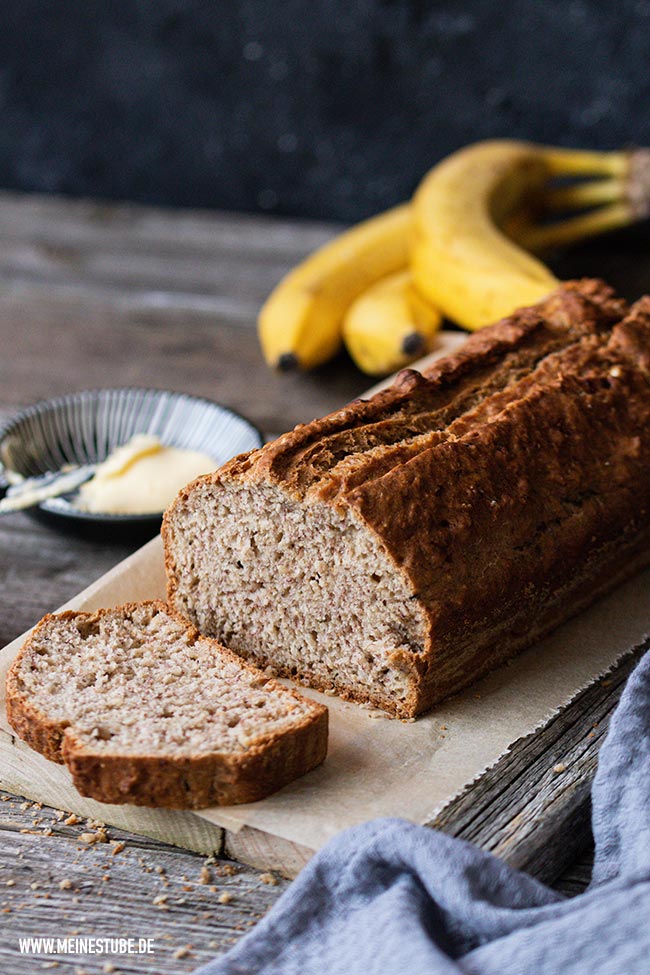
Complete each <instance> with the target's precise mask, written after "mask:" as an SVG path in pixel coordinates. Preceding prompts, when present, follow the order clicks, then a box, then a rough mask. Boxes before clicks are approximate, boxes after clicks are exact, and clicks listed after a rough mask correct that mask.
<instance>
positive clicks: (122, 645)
mask: <svg viewBox="0 0 650 975" xmlns="http://www.w3.org/2000/svg"><path fill="white" fill-rule="evenodd" d="M7 714H8V718H9V721H10V723H11V725H12V727H13V728H14V729H15V730H16V732H17V734H18V735H19V736H20V737H21V738H23V739H24V740H25V741H26V742H27V743H28V744H29V745H31V747H32V748H34V749H36V751H38V752H41V753H42V754H43V755H45V757H46V758H49V759H51V760H52V761H54V762H61V763H62V762H65V764H66V765H67V766H68V768H69V769H70V772H71V773H72V778H73V781H74V784H75V786H76V787H77V789H78V790H79V792H80V793H81V794H82V795H84V796H90V797H91V798H93V799H98V800H99V801H100V802H113V803H122V802H130V803H134V804H136V805H147V806H169V807H174V808H188V809H199V808H201V807H204V806H212V805H230V804H234V803H240V802H253V801H254V800H256V799H261V798H263V797H264V796H266V795H268V794H269V793H271V792H275V791H276V790H277V789H279V788H281V787H282V786H283V785H286V784H287V783H288V782H290V781H291V780H292V779H295V778H297V777H298V776H299V775H303V774H304V773H305V772H308V771H309V770H310V769H312V768H314V767H315V766H316V765H318V764H319V763H320V762H322V761H323V759H324V758H325V754H326V751H327V709H326V708H324V707H322V705H320V704H317V703H316V702H314V701H310V700H308V699H307V698H305V697H302V696H301V695H299V694H296V693H295V692H294V691H292V690H289V689H287V688H286V687H283V686H282V685H281V684H279V683H278V682H277V681H275V680H272V679H270V678H269V677H268V676H266V675H265V674H263V673H262V672H261V671H259V670H257V669H256V668H254V667H251V666H250V665H249V664H247V663H245V662H244V661H242V660H241V659H240V658H239V657H237V656H236V655H235V654H234V653H231V652H230V651H229V650H226V649H225V648H224V647H222V646H220V645H219V644H218V643H217V641H216V640H211V639H207V638H206V637H202V636H201V635H200V634H199V633H198V632H197V631H196V630H195V628H194V627H193V626H191V625H190V624H188V622H187V620H185V619H183V618H182V617H180V616H178V615H177V614H176V613H174V612H172V611H170V610H169V608H168V607H167V606H166V605H165V604H164V603H160V602H146V603H132V604H129V605H127V606H120V607H118V608H117V609H108V610H99V611H98V612H96V613H62V614H60V615H57V616H46V617H45V618H44V619H43V620H42V621H41V622H40V623H39V625H38V626H37V628H36V629H35V631H34V632H33V633H32V635H31V636H30V637H29V638H28V640H27V642H26V643H25V645H24V646H23V648H22V649H21V651H20V653H19V654H18V657H17V658H16V660H15V661H14V663H13V665H12V667H11V670H10V671H9V674H8V677H7Z"/></svg>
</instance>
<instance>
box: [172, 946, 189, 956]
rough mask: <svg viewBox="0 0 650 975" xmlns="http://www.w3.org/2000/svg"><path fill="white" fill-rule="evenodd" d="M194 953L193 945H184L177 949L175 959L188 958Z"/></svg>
mask: <svg viewBox="0 0 650 975" xmlns="http://www.w3.org/2000/svg"><path fill="white" fill-rule="evenodd" d="M191 951H192V945H183V947H182V948H177V949H176V951H175V952H174V958H179V959H180V958H187V956H188V955H189V954H190V952H191Z"/></svg>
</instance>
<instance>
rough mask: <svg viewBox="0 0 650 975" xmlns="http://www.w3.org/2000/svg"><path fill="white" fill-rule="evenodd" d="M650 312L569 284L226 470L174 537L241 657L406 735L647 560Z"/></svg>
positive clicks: (169, 546)
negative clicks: (346, 701)
mask: <svg viewBox="0 0 650 975" xmlns="http://www.w3.org/2000/svg"><path fill="white" fill-rule="evenodd" d="M649 350H650V299H647V298H646V299H643V300H642V301H641V302H639V303H638V304H637V305H635V306H634V308H633V309H632V310H630V309H629V308H628V307H627V306H626V304H625V303H624V302H623V301H621V300H620V299H618V298H617V297H616V296H615V295H614V294H613V292H612V291H611V289H609V288H608V287H607V286H605V285H603V284H602V283H600V282H594V281H582V282H573V283H569V284H567V285H565V286H563V287H562V288H560V289H559V290H558V291H557V292H556V293H554V294H553V295H551V296H550V297H549V298H548V299H547V300H545V301H544V302H542V303H541V304H539V305H537V306H534V307H532V308H527V309H523V310H521V311H519V312H517V313H515V314H514V315H513V316H512V317H511V318H508V319H506V320H504V321H503V322H501V323H499V324H497V325H495V326H492V327H491V328H487V329H484V330H482V331H481V332H479V333H477V334H476V335H474V336H473V337H472V338H470V339H469V340H468V341H467V343H466V344H465V345H464V346H463V347H462V349H461V350H460V351H459V352H458V353H457V354H455V355H453V356H451V357H449V358H447V359H445V360H442V361H439V362H437V363H435V364H434V366H433V367H432V368H431V369H429V370H428V371H427V372H425V373H424V374H423V375H420V374H419V373H416V372H413V371H411V370H407V371H405V372H403V373H401V374H400V376H399V377H398V379H397V381H396V382H395V383H394V385H393V386H392V387H391V388H389V389H388V390H386V391H383V392H381V393H379V394H378V395H376V396H375V397H373V398H372V399H371V400H369V401H357V402H355V403H352V404H350V405H349V406H347V407H346V408H345V409H343V410H340V411H338V412H337V413H333V414H331V415H330V416H328V417H325V418H324V419H322V420H316V421H314V422H313V423H309V424H307V425H305V426H299V427H297V428H296V429H295V430H294V431H292V432H291V433H288V434H286V435H285V436H283V437H280V438H279V439H278V440H276V441H275V442H274V443H271V444H268V445H267V446H265V447H264V448H262V449H261V450H257V451H254V452H252V453H250V454H248V455H245V456H242V457H240V458H236V459H235V460H234V461H232V462H231V463H229V464H227V465H226V466H225V467H224V468H222V469H221V470H220V471H217V472H216V473H215V474H212V475H208V476H206V477H204V478H201V479H199V480H198V481H196V482H194V483H193V484H192V485H190V486H188V487H187V488H186V489H184V490H183V491H182V492H181V493H180V495H179V496H178V498H177V500H176V501H175V503H174V504H173V505H172V506H171V508H170V509H169V510H168V512H167V514H166V516H165V520H164V526H163V536H164V541H165V551H166V564H167V572H168V579H169V590H168V594H169V599H170V601H171V602H172V603H173V605H175V607H176V608H177V609H178V610H180V611H182V612H183V613H184V614H185V615H187V616H188V617H189V618H190V619H192V621H193V622H194V623H196V625H197V626H198V628H199V629H200V630H201V631H202V632H204V633H208V634H211V635H214V636H218V637H219V638H220V639H222V640H223V641H224V642H225V643H226V644H227V645H228V646H230V647H232V648H233V649H234V650H236V651H237V652H238V653H240V654H242V655H243V656H245V657H247V658H250V659H252V660H255V661H257V662H259V663H260V664H261V665H268V664H270V665H272V666H273V667H274V668H275V669H276V670H277V671H278V672H279V673H281V674H287V675H292V676H297V677H298V678H299V679H300V680H302V681H304V682H306V683H308V684H310V685H312V686H314V687H319V688H331V689H333V690H335V691H336V692H338V693H339V694H341V695H343V696H345V697H349V698H352V699H356V700H361V701H369V702H372V703H373V704H376V705H378V706H380V707H384V708H386V709H387V710H389V711H392V712H394V713H396V714H398V715H402V716H410V715H415V714H418V713H419V712H421V711H424V710H426V709H428V708H430V707H431V706H432V705H433V704H434V703H435V702H436V701H439V700H440V699H442V698H444V697H445V696H447V695H449V694H451V693H453V692H455V691H457V690H459V689H460V688H462V687H464V686H466V685H467V684H469V683H471V682H472V681H474V680H476V679H477V678H478V677H480V676H481V675H482V674H484V673H486V672H487V671H488V670H490V669H491V668H493V667H495V666H496V665H497V664H499V663H500V662H502V661H504V660H505V659H506V658H508V657H511V656H512V655H513V654H515V653H516V652H518V651H519V650H521V649H522V648H524V647H525V646H528V645H529V644H531V643H532V642H533V641H534V640H536V639H537V638H538V637H540V635H542V634H543V633H545V632H547V631H548V630H549V629H551V628H552V627H554V626H556V625H557V624H558V623H560V622H561V621H562V620H564V619H566V618H567V617H569V616H570V615H572V614H573V613H575V612H577V611H578V610H579V609H580V608H581V607H583V606H585V605H586V604H587V603H589V602H590V601H591V600H593V599H594V598H596V596H597V595H598V594H599V593H601V592H603V591H604V590H605V589H607V588H610V587H611V586H613V585H614V584H615V583H616V582H617V581H618V580H620V579H622V578H623V577H624V576H626V575H628V574H630V573H632V572H634V571H635V569H636V568H638V567H639V566H640V565H642V564H646V563H648V562H649V561H650V372H649V363H650V359H649V356H650V351H649Z"/></svg>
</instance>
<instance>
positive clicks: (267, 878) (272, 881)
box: [260, 873, 278, 887]
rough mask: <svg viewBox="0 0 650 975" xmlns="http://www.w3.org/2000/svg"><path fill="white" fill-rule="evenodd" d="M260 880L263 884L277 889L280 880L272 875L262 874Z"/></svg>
mask: <svg viewBox="0 0 650 975" xmlns="http://www.w3.org/2000/svg"><path fill="white" fill-rule="evenodd" d="M260 880H261V882H262V883H263V884H268V886H269V887H277V885H278V878H277V877H274V876H273V874H272V873H262V874H260Z"/></svg>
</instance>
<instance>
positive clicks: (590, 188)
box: [541, 179, 626, 212]
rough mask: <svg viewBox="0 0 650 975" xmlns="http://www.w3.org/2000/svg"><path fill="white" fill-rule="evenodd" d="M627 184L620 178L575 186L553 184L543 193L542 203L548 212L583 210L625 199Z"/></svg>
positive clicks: (592, 181)
mask: <svg viewBox="0 0 650 975" xmlns="http://www.w3.org/2000/svg"><path fill="white" fill-rule="evenodd" d="M625 195H626V193H625V184H624V183H623V181H622V180H620V179H598V180H591V181H589V182H586V183H576V184H575V185H573V186H551V187H549V188H548V189H546V190H544V191H543V193H542V199H541V204H542V207H543V209H544V210H545V211H547V212H557V211H562V210H583V209H586V208H587V207H593V206H601V205H602V204H604V203H618V202H620V201H621V200H624V199H625Z"/></svg>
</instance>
